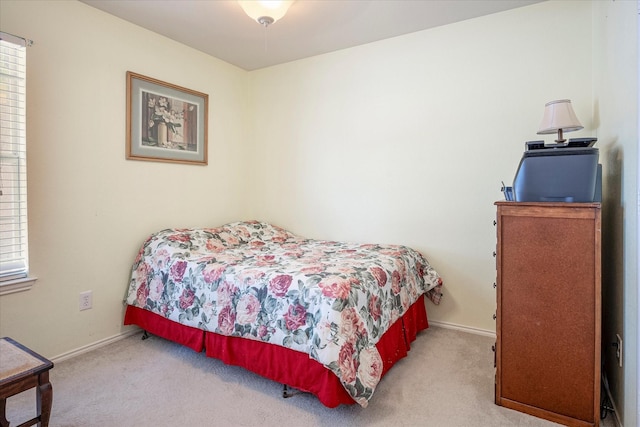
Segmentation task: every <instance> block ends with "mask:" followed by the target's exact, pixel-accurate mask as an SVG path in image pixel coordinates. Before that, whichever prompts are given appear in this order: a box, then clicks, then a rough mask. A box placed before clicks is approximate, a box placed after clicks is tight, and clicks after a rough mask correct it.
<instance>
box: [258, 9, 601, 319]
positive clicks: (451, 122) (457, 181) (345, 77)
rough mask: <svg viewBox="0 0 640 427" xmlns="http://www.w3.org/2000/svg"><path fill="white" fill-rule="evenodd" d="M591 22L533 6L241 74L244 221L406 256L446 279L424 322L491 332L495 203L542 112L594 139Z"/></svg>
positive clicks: (584, 14) (581, 14)
mask: <svg viewBox="0 0 640 427" xmlns="http://www.w3.org/2000/svg"><path fill="white" fill-rule="evenodd" d="M591 19H592V18H591V4H590V3H589V2H573V1H568V2H545V3H541V4H536V5H533V6H529V7H525V8H520V9H516V10H511V11H508V12H504V13H499V14H495V15H491V16H487V17H483V18H478V19H473V20H469V21H465V22H461V23H457V24H453V25H447V26H444V27H440V28H435V29H432V30H427V31H422V32H417V33H413V34H409V35H406V36H401V37H397V38H393V39H388V40H384V41H380V42H376V43H371V44H368V45H364V46H360V47H356V48H352V49H347V50H343V51H339V52H335V53H331V54H327V55H322V56H316V57H313V58H310V59H306V60H301V61H296V62H292V63H288V64H284V65H280V66H275V67H271V68H267V69H263V70H258V71H254V72H251V73H250V85H249V86H250V105H251V108H252V110H251V117H252V120H253V121H252V123H251V127H252V129H253V134H252V137H251V144H252V145H253V147H254V148H253V150H254V151H255V152H256V153H257V155H258V160H257V162H256V166H255V174H256V179H255V181H254V185H255V188H254V198H255V199H254V200H255V203H254V204H253V205H252V206H253V209H254V215H255V216H257V217H260V218H262V219H265V220H268V221H272V222H274V223H276V224H280V225H283V226H286V227H288V228H290V229H292V230H293V231H295V232H298V233H300V234H303V235H308V236H313V237H319V238H330V239H342V240H354V241H370V242H371V241H372V242H378V241H380V242H387V243H399V244H406V245H409V246H413V247H415V248H416V249H419V250H421V251H422V252H423V253H424V254H425V255H426V256H427V258H428V259H429V260H430V261H431V263H432V264H433V266H434V267H435V268H436V269H437V270H438V271H439V272H440V273H441V274H442V276H443V278H444V283H445V286H444V292H445V297H444V299H443V301H442V303H441V305H440V306H437V307H436V306H433V305H432V304H430V303H428V307H427V310H428V313H429V316H430V319H432V320H436V321H440V322H445V323H453V324H457V325H463V326H467V327H471V328H477V329H480V330H485V331H494V330H495V322H494V321H493V319H492V315H493V313H494V311H495V304H496V302H495V301H496V296H495V290H494V289H493V287H492V284H493V282H494V281H495V260H494V258H493V256H492V252H493V251H494V250H495V240H496V235H495V228H494V226H493V224H492V222H493V220H494V219H495V208H494V206H493V203H494V201H496V200H502V199H503V197H502V193H501V192H500V186H501V184H500V182H501V181H505V183H507V185H510V184H511V181H512V180H513V176H514V174H515V171H516V168H517V166H518V162H519V161H520V158H521V156H522V152H523V150H524V142H525V141H527V140H533V139H540V138H543V137H544V136H539V135H536V132H537V130H538V125H539V124H540V120H541V118H542V113H543V109H544V104H545V103H546V102H548V101H550V100H554V99H561V98H570V99H571V100H572V102H573V105H574V108H575V110H576V113H577V115H578V117H579V118H580V120H581V121H582V123H583V124H584V126H585V129H584V130H583V131H582V132H574V133H572V134H568V136H570V137H578V136H590V135H593V133H594V126H593V123H592V109H591V106H592V104H593V101H592V72H591V69H592V68H591V67H592V58H591ZM546 137H547V138H546V139H547V140H548V141H552V140H553V138H552V137H551V136H546Z"/></svg>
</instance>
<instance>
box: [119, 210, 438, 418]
mask: <svg viewBox="0 0 640 427" xmlns="http://www.w3.org/2000/svg"><path fill="white" fill-rule="evenodd" d="M441 289H442V280H441V279H440V276H439V275H438V273H437V272H436V271H435V270H433V268H432V267H431V266H430V265H429V263H428V262H427V260H426V259H425V258H424V257H423V256H422V255H421V254H420V253H418V252H417V251H415V250H413V249H410V248H407V247H405V246H397V245H375V244H366V245H363V244H351V243H345V242H330V241H320V240H310V239H305V238H302V237H299V236H296V235H294V234H292V233H290V232H288V231H286V230H284V229H282V228H279V227H276V226H273V225H270V224H265V223H261V222H257V221H249V222H239V223H233V224H227V225H225V226H222V227H217V228H204V229H167V230H163V231H161V232H158V233H155V234H153V235H152V236H150V237H149V238H148V239H147V240H146V241H145V242H144V244H143V246H142V248H141V249H140V252H139V253H138V255H137V256H136V259H135V263H134V265H133V268H132V272H131V280H130V282H129V294H128V297H127V303H128V304H130V305H133V306H136V307H141V308H144V309H146V310H149V311H152V312H154V313H157V314H159V315H161V316H164V317H166V318H168V319H170V320H173V321H176V322H180V323H182V324H185V325H187V326H192V327H196V328H200V329H203V330H205V331H214V332H216V333H220V334H224V335H233V336H242V337H245V338H249V339H255V340H261V341H265V342H270V343H273V344H278V345H282V346H285V347H289V348H291V349H294V350H297V351H304V352H306V353H308V354H309V355H310V357H312V358H313V359H315V360H317V361H318V362H320V363H322V364H324V365H325V366H327V368H329V369H331V370H332V371H333V372H334V373H335V374H336V375H337V376H338V377H339V378H340V380H341V381H342V383H343V385H344V386H345V389H346V390H347V391H348V392H349V393H350V394H351V395H352V396H353V398H354V400H355V401H356V402H358V403H360V404H361V405H363V406H366V405H367V402H368V400H369V399H370V398H371V396H372V395H373V392H374V390H375V387H376V385H377V383H378V381H379V380H380V375H381V372H382V360H381V359H380V355H379V353H378V351H377V350H376V348H375V344H376V343H377V342H378V340H379V339H380V337H381V336H382V334H384V332H385V331H386V330H387V329H388V327H389V326H391V324H392V323H393V322H394V321H395V320H397V319H398V318H399V317H400V316H402V315H403V314H404V312H405V311H406V309H407V308H408V307H409V306H410V305H411V304H413V303H414V302H415V301H416V300H417V299H418V297H419V296H420V295H422V294H424V293H426V296H427V297H428V298H430V299H431V300H432V301H433V302H434V303H435V304H438V303H439V302H440V298H441V296H442V293H441ZM382 307H388V308H389V309H386V308H385V309H384V310H383V309H382Z"/></svg>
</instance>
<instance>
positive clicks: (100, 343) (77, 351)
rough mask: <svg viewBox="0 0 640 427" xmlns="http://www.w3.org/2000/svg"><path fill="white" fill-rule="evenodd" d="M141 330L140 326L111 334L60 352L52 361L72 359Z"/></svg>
mask: <svg viewBox="0 0 640 427" xmlns="http://www.w3.org/2000/svg"><path fill="white" fill-rule="evenodd" d="M139 332H140V329H139V328H131V329H129V330H127V331H124V332H120V333H119V334H116V335H113V336H110V337H108V338H104V339H102V340H100V341H96V342H94V343H91V344H87V345H85V346H82V347H79V348H76V349H75V350H71V351H68V352H66V353H62V354H60V355H58V356H55V357H52V358H51V361H52V362H53V363H57V362H62V361H63V360H67V359H71V358H73V357H76V356H80V355H81V354H84V353H88V352H90V351H93V350H96V349H98V348H100V347H104V346H106V345H109V344H112V343H114V342H116V341H120V340H122V339H124V338H127V337H129V336H131V335H134V334H137V333H139Z"/></svg>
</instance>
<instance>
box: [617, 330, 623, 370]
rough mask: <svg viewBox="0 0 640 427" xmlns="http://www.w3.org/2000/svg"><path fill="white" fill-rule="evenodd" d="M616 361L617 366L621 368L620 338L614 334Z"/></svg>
mask: <svg viewBox="0 0 640 427" xmlns="http://www.w3.org/2000/svg"><path fill="white" fill-rule="evenodd" d="M615 347H616V359H618V366H620V367H621V368H622V337H620V335H618V334H616V343H615Z"/></svg>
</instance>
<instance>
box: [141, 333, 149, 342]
mask: <svg viewBox="0 0 640 427" xmlns="http://www.w3.org/2000/svg"><path fill="white" fill-rule="evenodd" d="M147 338H149V332H147V331H144V332H143V334H142V338H141V339H142V340H143V341H144V340H146V339H147Z"/></svg>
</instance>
